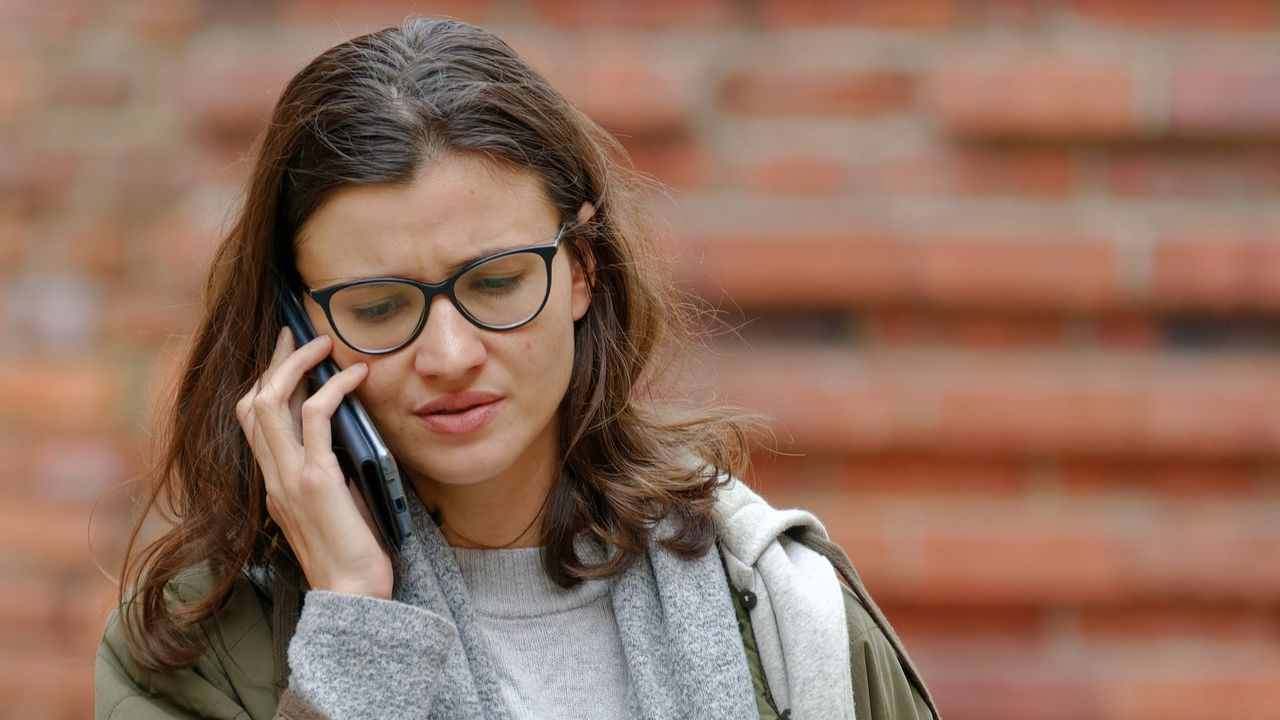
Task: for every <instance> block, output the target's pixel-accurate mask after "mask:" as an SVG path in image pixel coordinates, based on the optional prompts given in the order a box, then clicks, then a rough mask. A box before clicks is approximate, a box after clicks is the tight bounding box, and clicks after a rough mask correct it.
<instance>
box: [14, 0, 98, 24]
mask: <svg viewBox="0 0 1280 720" xmlns="http://www.w3.org/2000/svg"><path fill="white" fill-rule="evenodd" d="M86 8H87V6H86V5H85V4H84V3H82V2H78V1H77V0H5V1H4V2H2V3H0V23H3V24H4V27H6V28H24V29H26V30H29V31H33V32H34V31H45V32H47V31H61V32H66V31H70V30H75V29H77V28H79V27H81V26H82V24H83V23H84V20H85V11H86Z"/></svg>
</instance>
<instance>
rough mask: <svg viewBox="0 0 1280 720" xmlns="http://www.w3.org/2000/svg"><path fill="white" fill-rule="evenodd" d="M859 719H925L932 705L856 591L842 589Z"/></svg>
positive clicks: (854, 698)
mask: <svg viewBox="0 0 1280 720" xmlns="http://www.w3.org/2000/svg"><path fill="white" fill-rule="evenodd" d="M842 590H843V593H844V608H845V619H846V622H847V623H848V627H849V663H850V666H851V671H852V673H851V674H852V677H853V700H854V706H855V712H856V717H859V718H873V719H876V720H882V719H883V720H887V719H888V718H893V719H894V720H925V719H926V718H927V719H932V718H934V717H935V715H934V712H933V708H932V704H931V702H930V701H929V700H926V699H925V697H924V695H923V694H922V693H921V690H920V689H919V688H917V687H916V684H915V683H913V682H912V681H911V679H910V678H908V677H907V672H906V670H905V669H904V667H903V662H902V659H901V658H900V656H899V654H898V650H897V648H895V647H894V644H893V643H892V642H890V640H889V637H888V636H887V635H886V634H885V631H884V630H883V629H882V628H881V627H880V623H878V622H876V619H875V618H874V617H873V616H872V614H871V612H870V611H869V610H868V609H867V608H866V607H865V606H864V605H863V604H862V601H861V600H860V599H859V598H858V596H857V595H856V594H854V592H853V590H851V589H850V588H848V587H843V586H842Z"/></svg>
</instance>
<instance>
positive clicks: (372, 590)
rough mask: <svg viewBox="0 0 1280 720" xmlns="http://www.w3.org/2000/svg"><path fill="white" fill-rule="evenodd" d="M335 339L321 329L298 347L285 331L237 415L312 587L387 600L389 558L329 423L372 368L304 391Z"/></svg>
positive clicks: (273, 509)
mask: <svg viewBox="0 0 1280 720" xmlns="http://www.w3.org/2000/svg"><path fill="white" fill-rule="evenodd" d="M332 343H333V341H332V340H330V339H329V337H328V336H327V335H321V336H319V337H317V338H316V339H315V340H312V341H311V342H309V343H307V344H306V345H303V346H302V347H301V348H299V349H298V350H297V351H294V349H293V348H294V343H293V334H292V333H291V332H289V331H288V330H285V331H282V332H281V334H280V339H279V341H278V342H277V343H276V350H275V354H274V355H272V357H271V365H270V367H268V368H267V371H266V372H265V373H264V374H263V375H262V377H261V378H259V379H258V381H257V382H256V383H254V385H253V387H252V388H250V389H249V392H248V393H246V394H245V395H244V397H242V398H240V401H239V402H237V403H236V417H237V418H238V419H239V420H240V427H241V428H243V430H244V434H245V437H246V438H248V440H249V447H251V448H252V449H253V455H254V457H255V458H256V459H257V461H258V466H259V467H261V468H262V476H263V479H264V481H265V483H266V490H267V512H269V513H270V514H271V518H272V519H273V520H275V522H276V524H277V525H279V526H280V529H281V530H282V531H283V532H284V536H285V539H286V540H288V541H289V545H290V546H291V547H292V548H293V552H294V555H296V556H297V558H298V562H299V564H301V565H302V571H303V572H304V573H305V574H306V576H307V582H308V583H309V584H310V585H311V587H312V588H314V589H317V590H331V591H333V592H341V593H349V594H352V595H367V596H370V597H377V598H383V599H388V598H390V597H391V587H392V579H393V574H392V570H391V558H390V557H389V556H388V554H387V551H386V549H385V548H384V547H383V546H382V544H381V539H380V538H379V537H378V533H377V531H376V529H375V528H374V523H373V518H372V516H371V515H370V513H369V509H368V507H366V506H365V503H364V499H363V498H362V497H360V494H359V492H358V491H357V490H356V489H355V488H354V487H352V486H349V485H348V484H347V482H346V479H345V478H344V477H343V475H342V470H341V469H340V468H339V466H338V459H337V457H335V456H334V454H333V447H332V442H333V441H332V438H331V431H330V426H329V423H330V418H332V416H333V413H334V411H335V410H336V409H337V407H338V404H339V403H340V402H341V401H342V398H343V396H345V395H346V394H347V393H349V392H351V391H353V390H355V389H356V387H357V386H359V385H360V383H361V382H362V381H363V380H364V379H365V376H367V375H368V372H369V370H368V366H366V365H365V364H364V363H356V364H354V365H352V366H350V367H348V368H346V369H344V370H342V371H341V372H339V373H338V374H336V375H334V376H333V377H332V378H330V379H329V381H328V382H326V383H325V384H324V386H323V387H321V388H320V389H319V390H318V391H317V392H316V393H315V394H314V395H312V396H311V397H307V395H306V383H305V382H304V381H303V377H304V375H305V373H306V371H307V370H309V369H310V368H312V367H314V366H315V365H317V364H318V363H319V362H320V361H321V360H323V359H324V358H325V357H327V356H328V354H329V351H330V349H331V347H332Z"/></svg>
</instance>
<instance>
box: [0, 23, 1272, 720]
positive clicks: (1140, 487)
mask: <svg viewBox="0 0 1280 720" xmlns="http://www.w3.org/2000/svg"><path fill="white" fill-rule="evenodd" d="M410 13H417V14H447V15H453V16H457V17H461V18H463V19H466V20H470V21H474V22H478V23H481V24H484V25H486V26H487V27H490V28H492V29H494V30H496V31H498V32H499V33H500V34H501V35H502V36H503V37H505V38H506V39H508V41H509V42H511V43H512V44H513V45H514V46H515V47H516V48H517V49H518V50H520V51H521V52H522V53H523V54H525V56H526V57H528V58H529V59H530V60H531V61H533V62H534V64H535V65H537V66H538V67H539V68H541V69H543V70H544V71H545V72H546V73H547V75H548V76H549V77H550V78H551V79H552V80H553V82H554V83H556V84H557V85H558V86H559V87H561V88H562V89H563V90H565V91H566V92H567V93H568V94H569V95H570V96H571V97H573V98H574V99H575V100H577V101H578V102H580V104H581V105H582V107H583V108H584V109H585V110H586V111H587V112H588V113H589V114H590V115H592V116H593V117H594V118H596V119H597V120H598V121H599V122H600V123H601V124H603V125H604V126H605V127H607V128H608V129H610V130H611V131H613V132H615V133H616V134H617V135H618V136H619V137H621V138H622V140H623V142H624V143H625V144H626V146H627V147H628V148H629V150H630V151H631V153H632V154H633V157H634V160H635V162H636V163H637V165H638V166H639V167H640V168H641V169H643V170H645V171H647V172H650V173H652V174H653V175H655V176H657V177H658V178H659V179H661V180H662V181H664V182H665V183H667V185H668V186H669V190H668V191H667V192H665V193H655V195H654V197H653V205H654V209H655V212H656V213H658V214H659V215H660V216H661V217H662V218H663V220H664V224H665V227H666V228H667V233H666V234H667V236H668V241H667V243H666V245H665V248H666V251H667V252H669V253H670V256H671V259H672V262H673V263H674V266H675V267H676V269H677V272H678V274H679V276H680V277H681V279H682V281H683V282H684V283H685V285H686V287H688V288H690V289H692V290H695V291H696V292H698V293H699V294H701V295H702V296H703V297H705V298H706V299H707V300H708V301H709V302H710V303H711V304H712V305H713V306H715V307H718V308H719V309H720V310H721V311H722V319H723V320H724V321H726V322H728V323H729V324H730V325H731V326H734V327H737V328H738V332H737V333H736V334H723V335H720V336H718V337H717V338H716V340H715V341H714V349H715V354H714V359H713V360H712V361H711V362H710V363H709V364H708V365H707V369H708V371H709V372H710V373H711V375H712V376H713V381H714V387H717V388H719V389H720V390H721V391H722V394H723V397H726V398H728V399H731V400H733V401H736V402H739V403H741V404H743V405H745V406H747V407H749V408H753V409H755V410H758V411H760V412H762V413H765V414H767V415H769V416H770V417H771V418H773V425H774V428H775V429H776V432H777V440H776V442H775V443H774V446H775V447H776V449H777V450H779V451H782V452H781V453H771V452H762V453H761V454H760V457H759V458H758V462H757V469H756V473H755V477H754V478H753V479H752V480H753V482H754V483H755V484H756V485H757V487H759V488H761V489H762V491H763V492H764V493H765V494H766V496H768V497H769V498H771V499H772V500H773V501H775V502H776V503H780V504H796V505H802V506H805V507H808V508H811V509H813V510H814V511H816V512H817V513H819V514H820V516H821V517H822V518H823V519H824V520H825V522H826V523H827V525H828V527H829V528H830V530H831V532H832V534H833V536H834V537H835V538H836V539H837V540H838V541H839V542H840V543H841V544H843V545H844V547H845V548H846V549H847V550H848V551H849V554H850V555H851V556H852V557H853V559H854V562H855V563H856V564H857V565H858V566H859V567H860V568H861V570H862V572H863V575H864V576H865V579H866V581H867V584H868V585H869V586H870V588H871V591H872V593H873V594H874V595H875V597H876V598H877V599H878V600H879V602H880V603H881V605H882V606H883V607H884V609H885V610H886V612H887V613H888V615H889V617H890V619H891V620H892V621H893V622H894V624H895V626H896V627H897V628H898V630H899V631H900V633H901V634H902V636H903V637H904V639H905V641H906V643H907V646H908V648H909V649H910V651H911V653H912V655H913V657H914V658H915V659H916V661H917V662H918V664H919V665H920V667H921V668H922V670H923V672H924V675H925V677H926V678H927V680H928V681H929V683H930V685H931V687H932V689H933V691H934V694H935V695H936V698H937V700H938V702H939V704H940V706H941V708H942V710H943V712H944V715H945V716H947V717H948V718H950V719H951V720H967V719H971V718H995V719H1001V718H1009V719H1014V718H1049V719H1054V718H1063V719H1066V718H1097V719H1107V720H1112V719H1114V720H1137V719H1139V718H1151V719H1153V720H1154V719H1165V718H1225V717H1231V718H1280V612H1278V611H1280V205H1278V204H1277V201H1280V0H990V1H987V2H983V1H979V0H847V1H844V2H840V1H837V0H826V1H823V0H646V1H644V2H623V1H622V0H615V1H610V2H605V1H597V2H593V1H591V0H536V1H530V2H517V1H516V0H452V1H447V2H411V1H392V0H372V1H367V2H338V1H336V0H330V1H316V2H307V1H303V0H117V1H114V2H88V1H87V0H82V1H80V2H74V1H72V0H0V338H3V341H2V349H0V500H2V502H0V588H2V590H0V624H2V627H3V630H0V717H4V718H87V717H90V716H91V714H92V709H91V708H92V656H93V652H94V648H95V646H96V643H97V639H98V634H99V632H100V631H101V626H102V623H103V621H104V619H105V617H106V614H107V612H108V611H109V609H110V607H111V606H112V605H113V604H114V592H115V589H114V586H113V585H112V583H111V581H110V579H109V578H108V577H107V576H104V574H103V573H102V572H100V570H99V568H98V565H99V564H102V565H106V566H108V568H109V569H111V570H114V567H112V566H113V564H114V563H116V562H118V554H119V547H120V543H121V537H120V529H121V527H122V526H123V523H122V518H123V516H124V515H125V514H126V510H127V507H128V502H127V501H128V493H127V491H126V488H127V483H129V482H130V481H131V480H132V479H134V478H136V477H137V476H138V474H139V473H140V472H141V471H142V469H143V467H144V463H145V460H146V458H147V453H148V448H149V443H150V439H151V434H152V425H151V422H152V416H153V414H154V412H155V410H156V407H155V405H156V403H157V402H158V401H159V399H161V398H163V397H164V396H163V392H162V391H163V389H164V388H165V387H166V386H167V384H168V383H170V382H171V380H172V377H173V372H174V369H175V367H176V365H177V363H178V362H179V360H180V359H181V357H182V350H183V347H184V343H185V341H186V337H187V335H188V334H189V333H190V332H191V329H192V319H193V317H194V315H195V307H196V303H197V302H198V300H199V294H200V283H201V278H202V274H203V272H204V268H205V265H206V262H207V259H208V258H209V256H210V253H211V250H212V248H213V247H214V245H215V243H216V242H217V240H218V238H219V236H220V234H221V232H222V230H223V228H224V227H225V225H226V223H227V220H228V218H229V217H230V216H231V214H232V213H233V212H234V209H235V207H236V204H237V202H238V197H239V192H240V189H241V183H242V181H243V179H244V178H245V177H246V175H247V171H248V168H249V165H248V159H247V155H248V151H249V148H250V144H251V141H252V138H253V137H254V135H255V134H256V133H257V132H258V131H259V130H260V129H261V127H262V125H263V123H264V121H265V119H266V118H267V115H268V113H269V110H270V108H271V106H272V103H273V101H274V99H275V97H276V96H277V94H278V93H279V91H280V89H281V88H282V87H283V84H284V82H285V81H286V80H287V79H288V78H289V77H290V76H291V75H292V74H293V73H295V72H296V71H297V70H299V69H300V68H301V67H302V65H303V64H304V63H306V62H307V61H308V60H310V59H311V58H312V57H314V56H315V55H316V54H318V53H319V52H321V51H322V50H324V49H325V48H327V47H329V46H331V45H333V44H335V43H337V42H339V41H341V40H343V39H346V38H349V37H351V36H354V35H356V34H360V33H363V32H366V31H369V30H373V29H377V28H380V27H383V26H385V25H389V24H394V23H396V22H398V21H399V20H401V19H402V18H403V17H405V16H406V15H408V14H410ZM95 507H96V508H97V511H96V512H93V510H94V508H95ZM91 513H92V522H91ZM91 547H92V550H91Z"/></svg>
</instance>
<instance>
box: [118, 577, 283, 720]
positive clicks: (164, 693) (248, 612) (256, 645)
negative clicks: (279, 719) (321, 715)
mask: <svg viewBox="0 0 1280 720" xmlns="http://www.w3.org/2000/svg"><path fill="white" fill-rule="evenodd" d="M211 587H212V578H211V576H210V574H209V572H208V571H207V569H205V568H203V567H198V566H197V567H193V568H189V569H187V570H184V571H183V572H182V573H179V574H178V576H176V577H175V578H174V579H173V580H172V581H170V583H169V584H168V585H166V587H165V599H166V602H168V603H170V604H171V605H172V604H175V603H180V602H185V601H190V600H192V599H195V598H198V597H201V596H203V595H204V594H206V593H208V591H209V590H210V588H211ZM128 611H129V608H128V605H127V603H126V604H125V605H124V606H122V607H119V608H116V609H115V610H114V611H113V612H112V613H111V616H110V617H109V618H108V619H107V623H106V626H105V627H104V629H103V633H102V640H101V642H100V644H99V646H98V653H97V658H96V660H95V671H94V675H95V677H94V706H95V717H97V718H99V719H106V718H122V717H130V718H132V717H139V718H148V717H157V718H161V717H163V718H181V717H212V718H223V717H225V718H234V717H240V718H243V717H245V714H246V712H248V714H249V716H250V717H260V716H261V715H260V712H255V711H258V710H260V709H261V710H266V709H267V706H268V705H269V706H270V708H271V709H274V707H275V705H276V702H277V696H278V690H277V688H276V687H275V684H274V682H273V679H274V678H273V665H272V654H271V624H270V621H269V612H268V607H267V605H266V599H265V598H263V597H262V595H261V593H260V592H259V591H258V590H257V588H256V587H255V586H254V584H253V583H252V582H251V581H250V580H249V578H248V577H246V576H244V575H243V574H241V575H240V576H238V577H237V578H236V581H235V584H234V586H233V587H232V591H231V593H230V595H229V596H228V598H227V600H226V602H225V603H224V604H223V606H222V607H221V608H220V609H219V610H218V612H216V613H215V614H214V615H213V616H212V617H210V618H209V619H208V620H205V621H204V622H202V623H201V624H200V625H199V626H198V627H197V628H195V630H194V632H196V633H198V635H199V639H200V641H201V642H202V643H203V644H204V646H205V650H204V653H203V654H202V655H201V656H200V657H199V658H198V659H197V660H196V662H195V664H194V665H192V666H191V667H189V668H181V669H178V670H172V671H165V672H158V671H155V670H152V669H150V668H147V667H145V666H144V665H142V664H141V663H139V662H138V660H137V658H135V656H134V654H133V651H132V649H131V647H130V645H129V642H128V639H127V636H126V633H125V628H124V623H123V622H122V617H121V616H122V613H124V612H128ZM251 706H252V707H251ZM270 716H271V713H270V712H268V714H267V715H265V717H270Z"/></svg>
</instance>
